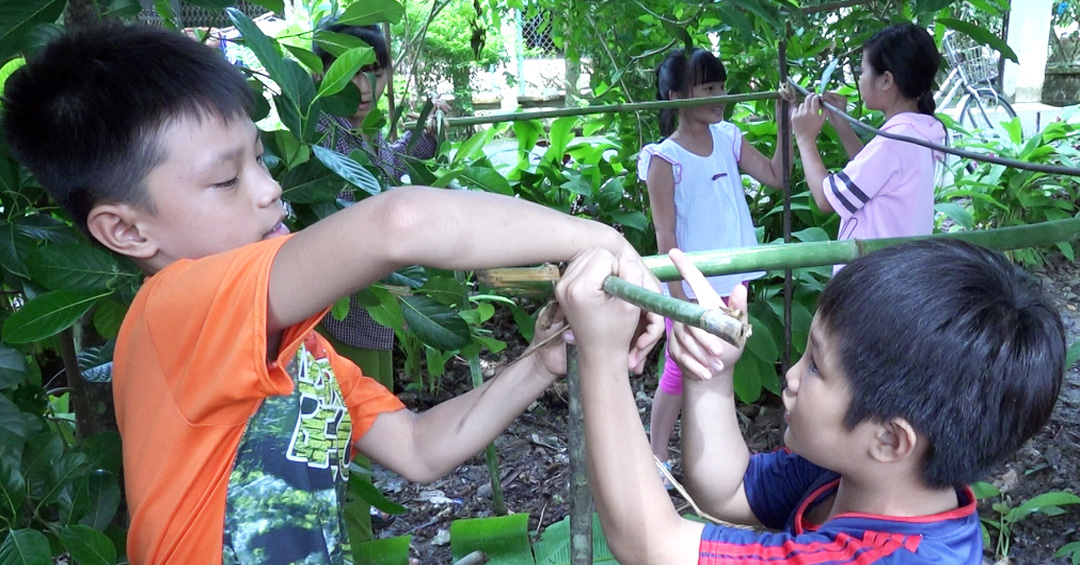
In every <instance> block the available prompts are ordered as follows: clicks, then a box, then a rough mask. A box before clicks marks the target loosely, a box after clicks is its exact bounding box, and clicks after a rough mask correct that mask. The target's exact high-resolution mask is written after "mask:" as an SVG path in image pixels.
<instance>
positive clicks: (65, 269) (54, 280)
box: [26, 245, 135, 291]
mask: <svg viewBox="0 0 1080 565" xmlns="http://www.w3.org/2000/svg"><path fill="white" fill-rule="evenodd" d="M26 266H27V268H28V269H29V270H30V276H31V277H33V279H34V281H35V282H37V283H39V284H41V286H43V287H45V288H47V289H49V290H86V291H104V290H108V289H109V287H110V286H111V283H112V281H113V280H114V279H116V278H117V277H119V276H128V277H134V276H135V275H134V274H129V273H122V272H121V271H120V264H119V263H117V262H116V260H115V259H113V257H112V255H109V254H108V253H106V252H104V251H102V250H100V249H95V248H93V247H89V246H86V245H46V246H43V247H39V248H37V249H35V250H34V251H33V252H32V253H31V254H30V256H29V257H27V258H26Z"/></svg>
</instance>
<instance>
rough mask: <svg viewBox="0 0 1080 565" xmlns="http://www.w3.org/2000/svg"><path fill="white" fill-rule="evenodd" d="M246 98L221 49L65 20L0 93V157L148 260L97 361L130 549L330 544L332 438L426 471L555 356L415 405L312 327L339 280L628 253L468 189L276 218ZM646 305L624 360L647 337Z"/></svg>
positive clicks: (637, 265) (335, 550) (474, 447)
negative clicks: (61, 30) (641, 327)
mask: <svg viewBox="0 0 1080 565" xmlns="http://www.w3.org/2000/svg"><path fill="white" fill-rule="evenodd" d="M252 104H253V99H252V93H251V91H250V89H249V88H248V86H247V85H246V83H245V81H244V77H243V75H242V74H241V73H240V72H239V71H238V70H237V69H235V68H233V67H232V66H230V65H229V64H228V63H227V62H226V61H225V60H224V59H223V58H222V57H221V56H220V54H219V53H216V52H215V51H213V50H211V49H209V48H207V47H205V46H203V45H200V44H198V43H196V42H193V41H191V40H190V39H188V38H186V37H184V36H183V35H181V34H179V33H173V32H168V31H164V30H159V29H152V28H144V27H105V28H99V29H96V30H90V31H85V32H78V33H76V32H72V33H68V34H66V35H63V36H61V37H59V38H58V39H57V40H55V41H53V42H52V43H51V44H50V45H49V46H47V47H46V48H45V49H44V50H43V51H42V52H41V53H40V54H39V55H38V56H37V57H34V58H31V59H30V60H29V61H28V62H27V64H26V66H24V67H23V68H21V69H19V70H18V71H16V72H15V73H14V74H13V75H12V76H11V78H10V79H9V80H8V81H7V85H6V88H5V92H4V105H3V109H4V128H5V134H6V136H7V138H8V140H9V142H10V144H11V146H12V148H13V149H14V151H15V153H16V155H17V156H18V157H19V158H20V159H21V160H22V162H23V163H25V164H26V165H27V166H28V167H29V168H30V170H31V171H32V172H33V174H34V175H35V176H36V177H37V179H38V180H39V181H40V182H41V184H42V186H43V187H45V189H46V190H47V191H49V193H50V195H51V196H52V197H53V198H54V199H55V200H57V201H58V202H59V203H60V204H61V205H62V206H63V207H64V209H65V210H66V211H67V212H68V213H69V214H70V215H71V217H72V219H73V220H74V221H75V222H76V223H77V224H78V225H79V226H80V227H81V228H83V229H85V230H86V231H87V233H89V234H90V235H91V236H92V237H93V238H94V239H95V240H96V241H98V242H99V243H101V244H102V245H104V246H105V247H107V248H109V249H110V250H112V251H114V252H116V253H118V254H120V255H122V256H125V257H128V258H130V259H131V260H133V261H134V262H135V263H136V264H138V265H139V266H140V268H142V269H143V270H144V271H145V272H146V273H147V274H148V275H149V278H148V279H147V281H146V283H145V284H144V285H143V287H142V289H141V290H140V291H139V293H138V295H137V296H136V298H135V300H134V302H133V303H132V305H131V308H130V310H129V311H128V314H127V316H126V318H125V319H124V323H123V326H122V328H121V331H120V335H119V337H118V339H117V345H116V353H115V357H114V361H115V365H114V381H113V384H114V396H115V401H116V413H117V422H118V424H119V427H120V433H121V436H122V438H123V441H124V465H125V467H124V470H125V483H126V484H125V488H126V490H127V501H128V506H129V509H130V512H131V527H130V531H129V534H128V557H129V559H130V560H131V562H132V563H136V564H140V565H141V564H145V563H177V564H183V565H187V564H193V563H199V564H205V563H211V564H212V563H221V562H223V561H224V562H225V563H251V562H259V563H294V562H311V563H315V562H317V563H346V562H348V561H349V560H350V558H351V552H350V551H349V545H348V539H347V536H346V534H345V531H344V527H343V516H342V508H343V506H342V505H343V503H344V486H345V483H346V479H347V474H348V467H349V461H350V452H351V450H352V449H353V448H356V449H358V450H359V451H360V452H362V453H364V454H365V455H368V456H370V457H371V458H372V459H374V460H375V461H378V462H379V463H381V464H382V465H384V466H386V467H387V468H389V469H391V470H393V471H395V472H397V473H399V474H400V475H402V476H404V477H406V478H408V479H410V480H415V481H430V480H433V479H435V478H437V477H439V476H442V475H443V474H445V473H447V472H449V471H450V470H452V469H453V468H454V467H456V466H457V465H458V464H460V463H461V462H463V461H464V460H465V459H467V458H468V457H470V456H471V455H473V454H474V453H476V452H477V451H479V450H480V449H481V448H482V447H483V446H484V445H486V444H488V443H489V442H491V441H492V439H493V438H494V437H495V436H496V435H497V434H498V433H499V432H500V431H501V430H502V429H504V428H505V427H506V425H507V424H508V423H509V422H510V421H511V420H512V419H513V418H514V417H515V416H517V415H518V414H519V413H521V412H522V411H523V410H524V409H525V408H526V407H527V406H528V405H529V404H530V403H531V402H532V401H533V400H534V399H535V398H537V397H538V396H539V395H540V394H541V393H542V392H543V391H544V389H546V388H547V386H548V385H549V384H550V383H551V382H552V381H553V380H554V379H555V378H556V376H557V375H558V374H560V373H562V372H564V371H565V359H564V356H563V353H562V348H561V347H552V348H547V349H545V350H543V351H541V352H538V353H537V354H535V355H531V356H529V357H526V358H524V359H521V360H519V361H518V362H516V363H514V364H512V365H510V366H509V367H507V368H506V369H505V370H504V371H503V372H502V374H501V375H500V376H499V378H498V379H493V380H491V381H488V382H487V383H486V384H485V385H484V386H482V387H480V388H478V389H476V390H474V391H472V392H470V393H468V394H465V395H462V396H460V397H458V398H455V399H452V400H449V401H447V402H445V403H443V404H441V405H439V406H437V407H435V408H433V409H431V410H429V411H427V412H424V413H422V414H414V413H412V412H410V411H408V410H404V409H403V406H402V404H401V403H400V402H399V401H398V400H397V398H395V397H394V396H393V395H392V394H391V393H390V392H389V391H387V390H386V389H385V388H383V387H382V386H381V385H379V384H378V383H376V382H374V381H372V380H371V379H368V378H366V377H364V376H363V375H362V374H361V373H360V371H359V369H357V367H356V366H355V365H353V364H352V363H350V362H348V361H347V360H344V359H342V358H340V357H339V356H338V355H337V354H335V352H334V351H333V349H332V347H330V346H329V344H328V343H327V342H326V341H325V340H324V339H323V338H322V337H320V336H319V335H318V334H317V333H315V332H314V331H313V329H314V327H315V325H316V324H317V323H318V321H319V319H320V318H321V317H322V315H323V314H324V313H325V312H326V309H327V308H328V307H329V305H331V304H333V303H334V302H335V301H336V300H338V299H339V298H341V297H343V296H348V295H350V294H352V293H354V292H356V291H358V290H359V289H361V288H363V287H365V286H367V285H369V284H371V283H373V282H375V281H378V280H379V279H381V278H383V277H384V276H386V275H387V274H389V273H391V272H393V271H394V270H396V269H398V268H401V267H404V266H406V265H411V264H417V263H419V264H424V265H430V266H434V267H438V268H442V269H482V268H488V267H494V266H500V265H508V264H517V265H520V264H531V263H538V262H543V261H563V260H568V259H570V258H571V257H572V256H574V255H575V254H576V253H577V252H579V251H580V250H582V249H584V248H586V247H592V246H601V247H604V248H606V249H608V250H609V251H611V252H612V253H615V254H616V255H617V256H618V257H619V260H620V262H621V267H620V268H622V269H624V270H626V271H628V272H637V271H641V272H646V271H645V268H644V266H643V265H641V262H640V257H638V255H637V253H636V252H635V251H634V250H633V248H631V246H630V245H629V244H628V243H627V242H626V241H625V240H624V239H622V238H621V237H620V236H619V235H618V234H617V233H616V232H615V231H614V230H612V229H611V228H609V227H606V226H604V225H602V224H598V223H595V222H591V221H587V220H582V219H577V218H573V217H571V216H567V215H564V214H561V213H558V212H556V211H553V210H549V209H546V208H543V207H541V206H537V205H533V204H529V203H526V202H523V201H520V200H516V199H513V198H506V197H500V196H496V195H491V194H485V193H475V192H466V191H448V190H436V189H427V188H420V187H403V188H399V189H395V190H393V191H390V192H388V193H386V194H383V195H379V196H375V197H372V198H369V199H367V200H364V201H362V202H360V203H357V204H355V205H353V206H351V207H349V208H348V209H346V210H343V211H341V212H339V213H337V214H335V215H333V216H331V217H329V218H326V219H325V220H323V221H320V222H318V223H317V224H315V225H313V226H311V227H309V228H307V229H305V230H303V231H302V232H299V233H297V234H294V235H289V231H288V229H287V228H286V227H285V225H284V223H283V221H284V220H285V208H284V205H283V203H282V201H281V188H280V187H279V186H278V184H277V182H275V181H274V179H273V178H271V176H270V174H269V173H268V171H267V169H266V167H265V165H264V164H263V161H262V157H263V147H262V142H261V141H260V137H259V132H258V130H257V129H256V127H255V124H254V123H253V122H252V121H251V119H250V118H249V117H248V110H249V109H250V108H251V107H252ZM357 241H361V242H371V245H366V246H357V245H355V243H354V242H357ZM646 278H647V279H648V280H649V281H650V282H651V283H653V285H654V288H659V285H658V283H656V282H655V279H652V278H651V275H646ZM650 321H651V322H652V323H651V324H650V326H649V330H647V331H646V332H645V333H644V334H642V336H641V338H640V340H639V341H638V342H637V343H638V346H637V347H636V348H635V351H634V352H632V354H631V359H632V368H636V369H640V367H641V365H642V364H643V363H644V355H645V353H646V352H647V351H648V349H649V348H650V347H651V345H652V343H653V342H654V341H655V340H656V339H657V338H658V337H659V334H660V331H661V329H662V324H660V323H659V319H658V318H654V319H652V320H650Z"/></svg>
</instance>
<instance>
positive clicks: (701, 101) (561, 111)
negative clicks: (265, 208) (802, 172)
mask: <svg viewBox="0 0 1080 565" xmlns="http://www.w3.org/2000/svg"><path fill="white" fill-rule="evenodd" d="M779 97H780V94H779V93H778V92H776V91H775V90H774V91H769V92H750V93H747V94H727V95H724V96H709V97H706V98H682V99H679V100H658V101H656V102H630V103H626V104H604V105H602V106H581V107H577V108H554V109H551V110H531V111H528V112H502V113H498V114H489V115H487V116H462V117H458V118H448V119H447V120H446V122H447V126H449V127H465V126H475V125H478V124H494V123H501V122H520V121H524V120H540V119H546V118H561V117H564V116H587V115H589V114H608V113H613V112H644V111H653V110H664V109H667V108H687V107H691V106H704V105H708V104H734V103H737V102H749V101H753V100H776V99H777V98H779ZM405 127H406V128H409V127H410V124H405Z"/></svg>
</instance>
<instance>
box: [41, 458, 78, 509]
mask: <svg viewBox="0 0 1080 565" xmlns="http://www.w3.org/2000/svg"><path fill="white" fill-rule="evenodd" d="M88 461H89V459H88V458H87V457H86V454H85V453H79V452H77V451H69V452H67V453H65V454H63V455H61V456H60V459H59V460H58V461H56V463H55V464H54V465H53V466H52V468H50V469H49V474H48V477H47V479H46V481H45V488H46V490H45V494H44V495H43V496H42V497H41V499H42V501H43V502H46V503H48V502H53V501H54V500H56V499H57V498H58V497H59V496H60V491H61V490H62V489H63V488H64V487H65V486H67V485H68V484H70V483H71V481H73V480H75V479H77V478H79V477H85V476H86V475H87V474H88V471H89V469H87V466H86V465H87V463H88Z"/></svg>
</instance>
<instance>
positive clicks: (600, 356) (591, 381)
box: [556, 250, 703, 565]
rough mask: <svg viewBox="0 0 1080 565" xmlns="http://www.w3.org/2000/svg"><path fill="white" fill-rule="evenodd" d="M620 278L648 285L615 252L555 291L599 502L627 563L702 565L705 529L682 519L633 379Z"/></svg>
mask: <svg viewBox="0 0 1080 565" xmlns="http://www.w3.org/2000/svg"><path fill="white" fill-rule="evenodd" d="M616 272H617V273H618V274H619V275H620V276H621V277H623V278H626V279H627V280H630V282H636V281H635V278H636V279H637V280H641V278H642V273H641V271H638V272H637V273H636V274H635V273H633V272H631V271H629V270H627V269H625V268H622V267H617V265H616V260H615V258H614V257H612V256H611V254H610V253H607V252H606V251H603V250H590V251H588V252H586V253H585V254H584V255H583V256H581V257H579V258H578V259H576V260H575V261H574V262H573V263H572V264H571V265H570V267H569V268H567V270H566V273H565V274H564V275H563V278H562V280H561V281H560V282H559V286H558V288H557V291H556V292H557V294H558V297H559V303H560V305H561V306H562V308H563V309H564V310H565V311H566V315H567V317H568V318H569V320H570V325H571V327H572V328H573V332H574V340H575V342H576V343H577V345H578V355H579V356H578V360H579V365H578V366H579V369H580V371H581V386H582V401H583V403H584V410H585V441H586V445H587V449H586V456H587V457H588V463H589V465H588V466H589V484H590V487H591V488H592V494H593V499H594V500H595V501H596V509H597V512H598V513H599V514H600V522H601V524H602V525H603V528H604V536H605V537H606V538H607V542H608V546H609V547H610V548H611V552H612V553H613V554H614V555H615V558H616V559H618V560H619V562H620V563H623V564H624V565H635V564H655V563H671V564H676V565H682V564H687V565H689V564H691V563H697V560H698V546H699V544H700V540H701V531H702V528H703V525H702V524H700V523H696V522H691V521H689V520H684V519H682V518H680V517H679V515H678V514H677V513H676V512H675V509H674V507H673V506H672V504H671V498H670V497H669V496H668V495H667V493H666V492H665V490H664V487H663V485H662V483H661V481H660V479H659V478H658V477H657V476H656V466H655V465H654V463H653V455H652V450H651V449H650V448H649V442H648V440H647V439H646V436H645V430H644V429H643V428H642V425H641V416H640V415H639V414H638V411H637V405H636V404H635V402H634V395H633V392H632V390H631V387H630V382H629V379H628V378H627V372H626V369H625V367H626V350H627V347H628V344H629V343H630V339H631V336H632V333H633V327H634V325H635V323H634V322H635V320H636V319H637V317H638V315H639V314H638V310H637V308H635V307H633V306H630V305H629V304H627V303H625V302H623V301H622V300H619V299H616V298H612V297H610V296H608V295H607V294H606V293H605V292H604V291H603V290H601V284H602V282H603V280H604V277H606V276H607V275H609V274H612V273H616ZM638 284H640V283H638Z"/></svg>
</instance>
